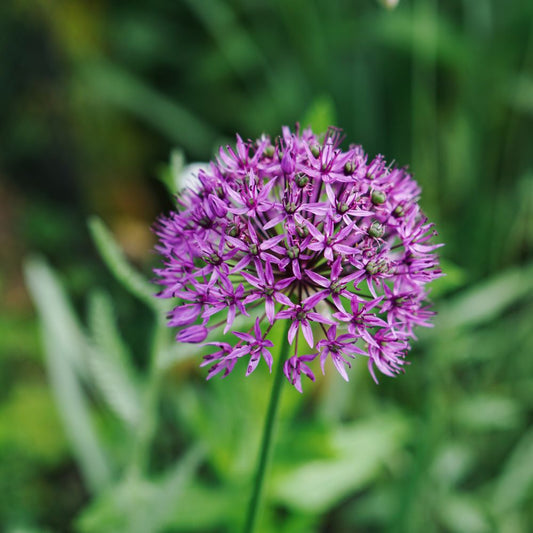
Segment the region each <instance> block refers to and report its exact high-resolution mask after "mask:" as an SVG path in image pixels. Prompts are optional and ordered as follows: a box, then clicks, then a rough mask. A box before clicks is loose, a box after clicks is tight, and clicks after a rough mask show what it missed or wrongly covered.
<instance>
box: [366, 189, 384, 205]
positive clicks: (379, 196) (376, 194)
mask: <svg viewBox="0 0 533 533" xmlns="http://www.w3.org/2000/svg"><path fill="white" fill-rule="evenodd" d="M370 199H371V200H372V203H373V204H374V205H381V204H384V203H385V200H386V199H387V195H386V194H385V193H384V192H383V191H372V194H371V196H370Z"/></svg>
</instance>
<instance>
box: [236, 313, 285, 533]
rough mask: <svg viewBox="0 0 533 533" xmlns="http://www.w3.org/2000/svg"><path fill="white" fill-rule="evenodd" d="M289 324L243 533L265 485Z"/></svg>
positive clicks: (254, 518) (250, 527)
mask: <svg viewBox="0 0 533 533" xmlns="http://www.w3.org/2000/svg"><path fill="white" fill-rule="evenodd" d="M289 327H290V322H287V325H286V331H285V333H284V335H283V343H282V345H281V349H280V351H279V355H278V361H277V364H276V370H275V375H274V383H273V384H272V392H271V393H270V401H269V404H268V411H267V414H266V418H265V425H264V427H263V438H262V441H261V450H260V452H259V457H258V460H257V469H256V473H255V479H254V486H253V492H252V496H251V498H250V504H249V505H248V512H247V515H246V522H245V525H244V530H243V531H244V533H252V532H253V531H254V527H255V523H256V521H257V515H258V512H259V507H260V504H261V495H262V492H263V485H264V483H265V477H266V472H267V468H268V464H269V460H270V456H271V452H272V439H273V435H274V428H275V425H276V419H277V414H278V407H279V401H280V398H281V386H282V383H283V381H284V379H283V367H284V365H285V361H286V360H287V355H288V352H289V348H290V345H289V341H288V329H289Z"/></svg>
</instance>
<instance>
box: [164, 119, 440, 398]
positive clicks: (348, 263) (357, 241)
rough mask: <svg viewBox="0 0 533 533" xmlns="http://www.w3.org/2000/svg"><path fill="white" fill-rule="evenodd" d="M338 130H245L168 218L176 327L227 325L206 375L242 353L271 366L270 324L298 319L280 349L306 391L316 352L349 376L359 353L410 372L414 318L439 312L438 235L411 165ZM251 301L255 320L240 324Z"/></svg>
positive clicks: (186, 336) (422, 320) (200, 331)
mask: <svg viewBox="0 0 533 533" xmlns="http://www.w3.org/2000/svg"><path fill="white" fill-rule="evenodd" d="M341 140H342V139H341V135H340V133H339V131H338V130H336V129H333V128H331V129H330V130H328V132H327V133H326V134H325V136H323V138H322V139H319V137H317V136H316V135H314V134H313V132H312V131H311V130H309V129H307V130H304V131H303V132H301V133H300V132H299V131H298V130H297V131H296V133H291V131H290V130H289V128H287V127H284V128H283V134H282V136H281V137H279V138H277V139H276V140H275V141H274V142H272V141H271V140H270V138H269V137H267V136H263V137H261V138H260V139H258V140H256V141H254V142H252V141H249V142H244V141H243V140H242V139H241V138H240V137H237V145H236V149H235V150H234V149H232V148H231V147H229V146H227V147H226V148H225V149H224V148H221V149H220V152H219V155H218V157H217V160H216V162H211V163H210V166H209V168H208V169H207V170H201V171H199V173H198V183H197V186H196V187H192V188H189V189H187V190H184V191H182V192H181V193H180V194H179V195H178V198H177V203H178V207H179V210H178V211H177V212H172V213H170V215H169V216H167V217H163V218H161V219H160V220H159V221H158V223H157V225H156V229H155V231H156V233H157V235H158V237H159V245H158V247H157V250H158V252H159V253H160V254H161V255H162V256H163V258H164V266H163V267H162V268H160V269H157V270H156V273H157V275H158V276H159V279H158V283H160V284H161V285H163V286H164V289H163V290H162V291H161V293H160V296H161V297H166V298H177V299H179V301H180V302H179V304H178V305H177V306H176V307H175V308H174V309H173V310H172V311H171V312H170V313H169V317H168V318H169V320H168V324H169V326H172V327H178V328H180V329H179V331H178V333H177V337H176V338H177V340H178V341H180V342H193V343H201V342H204V341H205V340H206V339H207V336H208V334H209V333H210V332H211V331H212V330H214V329H216V328H218V327H223V333H224V336H226V335H228V337H229V340H227V342H220V338H218V341H217V342H208V343H206V345H210V346H214V348H213V350H214V353H211V354H210V355H207V356H206V357H205V358H204V362H203V364H202V366H204V365H208V364H210V365H211V368H210V370H209V372H208V376H207V377H208V379H209V378H211V377H212V376H214V375H215V374H218V373H219V372H223V374H224V375H227V374H228V373H229V372H231V371H232V370H233V368H234V367H235V365H236V363H237V362H238V361H239V360H240V359H245V360H246V361H247V364H246V368H247V370H246V375H248V374H250V373H251V372H253V370H255V368H256V367H257V365H258V364H259V362H260V360H261V358H262V359H263V360H264V361H265V363H266V364H267V365H268V367H269V368H270V369H271V368H272V362H273V361H272V355H271V353H270V348H271V347H272V342H271V341H269V340H267V337H268V335H269V333H270V331H271V329H272V327H273V325H274V323H275V322H277V321H285V320H288V321H290V327H289V329H288V342H289V343H290V345H291V346H292V348H291V353H290V354H281V356H282V357H286V361H285V363H284V364H285V366H284V371H285V375H286V377H287V379H288V380H289V381H290V382H291V383H292V384H293V385H294V386H295V387H296V388H297V389H298V390H299V391H300V392H301V390H302V384H301V377H302V374H303V375H305V376H307V377H308V378H310V379H312V380H314V374H313V372H312V370H311V368H310V366H309V363H310V362H311V361H312V360H314V359H316V358H319V360H320V365H321V368H322V371H324V365H325V364H326V361H327V359H331V361H332V362H333V364H334V366H335V367H336V369H337V370H338V372H339V373H340V375H341V376H342V377H343V378H344V379H346V380H347V379H348V375H347V373H346V367H350V359H353V358H354V357H356V356H363V357H366V358H368V367H369V370H370V373H371V375H372V376H373V378H374V380H376V381H377V379H376V375H375V372H374V367H376V368H377V369H378V370H379V371H380V372H382V373H383V374H386V375H388V376H394V375H396V374H398V373H399V372H401V371H402V370H403V367H404V364H405V355H406V352H407V351H408V350H409V349H410V345H409V340H410V339H412V338H414V334H413V326H415V325H419V326H429V325H430V323H429V322H428V319H429V318H430V317H431V316H432V314H433V313H432V312H431V311H430V310H428V307H427V306H426V305H425V304H424V301H425V299H426V297H427V291H426V290H425V288H424V287H425V285H426V283H428V282H429V281H431V280H433V279H435V278H436V277H438V276H439V275H441V274H440V270H439V268H438V258H437V256H436V254H435V253H434V250H435V249H436V248H437V247H438V246H439V245H436V244H431V243H430V242H429V241H430V239H431V237H432V236H433V235H434V234H435V231H434V230H433V226H432V224H429V223H428V222H427V219H426V217H425V216H424V215H423V214H422V213H421V211H420V209H419V206H418V198H419V194H420V189H419V187H418V185H417V184H416V182H415V181H414V180H413V178H412V177H411V176H410V175H409V174H408V172H407V171H406V170H405V169H398V168H392V167H391V166H388V165H387V164H386V162H385V161H384V159H383V158H382V157H381V156H377V157H376V158H374V159H373V160H372V161H369V160H368V158H367V156H366V155H365V153H364V152H363V150H362V148H361V147H360V146H355V145H352V146H350V147H349V149H348V150H347V151H343V150H342V149H341V148H340V147H339V146H340V142H341ZM250 313H255V314H256V315H257V318H256V320H255V324H254V325H253V326H252V327H251V328H250V330H249V331H248V332H246V333H242V332H239V331H232V326H233V323H234V320H235V317H236V316H238V315H245V316H249V315H250ZM230 332H231V335H229V333H230ZM300 332H301V333H302V337H303V339H305V342H306V344H307V345H308V347H309V349H304V348H303V347H302V345H303V344H304V343H303V339H300V335H299V333H300ZM224 340H226V339H224ZM298 342H300V347H299V346H298ZM306 352H309V353H306ZM289 356H290V357H289Z"/></svg>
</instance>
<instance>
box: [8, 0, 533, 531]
mask: <svg viewBox="0 0 533 533" xmlns="http://www.w3.org/2000/svg"><path fill="white" fill-rule="evenodd" d="M392 3H393V2H392ZM383 5H387V2H377V1H374V0H357V1H352V0H350V1H348V0H339V1H337V2H329V3H325V2H318V1H316V0H313V1H309V0H308V1H306V2H304V1H302V0H294V1H290V2H282V1H278V0H273V1H271V2H266V1H258V2H244V1H241V0H202V1H196V0H183V1H181V2H176V1H172V0H154V1H152V2H149V3H147V2H141V1H139V0H130V1H128V2H126V1H124V0H113V1H111V0H98V1H95V2H81V1H70V0H54V1H44V0H39V1H30V0H10V1H8V2H2V3H0V36H1V37H0V57H2V69H0V102H1V104H0V139H1V142H0V180H1V182H0V264H1V267H0V292H1V297H2V308H1V310H0V384H1V385H2V386H1V387H0V527H1V528H2V530H5V531H6V532H8V533H14V532H15V531H34V532H37V531H41V532H42V531H80V532H82V533H93V532H94V533H96V532H98V533H100V532H104V533H106V532H115V531H116V532H126V531H127V532H129V531H133V532H134V531H140V532H149V531H164V532H174V531H176V532H177V531H217V532H218V531H236V530H238V528H239V527H240V525H241V524H242V520H243V516H244V506H245V505H246V502H247V497H248V493H249V484H250V480H251V476H252V471H253V467H254V461H255V458H256V452H257V448H258V443H259V438H260V433H261V422H262V418H263V416H264V413H265V410H266V403H267V399H268V393H269V389H270V383H271V381H270V377H269V376H268V375H267V374H266V373H265V372H262V373H261V372H260V371H258V372H256V373H254V375H252V376H250V377H249V378H246V379H245V378H244V377H243V376H242V375H239V374H238V372H237V371H236V372H234V373H233V374H232V375H230V376H229V377H228V378H226V379H225V380H213V381H210V382H209V383H205V382H204V380H203V378H204V376H205V372H204V371H203V370H201V369H198V362H199V357H200V354H199V353H197V352H194V351H193V350H190V349H189V347H187V348H186V349H185V348H183V347H179V346H177V345H176V344H175V343H173V342H172V338H171V332H170V331H167V330H166V328H165V327H164V325H163V324H162V318H163V316H164V308H163V307H162V306H161V305H159V302H156V301H155V300H154V299H152V298H151V296H150V294H151V291H152V287H151V285H150V282H149V281H148V280H147V279H148V278H149V277H150V268H151V267H152V266H153V264H154V257H153V254H152V253H151V251H150V250H151V246H152V238H151V235H150V231H149V227H150V225H151V223H152V221H153V220H154V218H155V216H156V215H157V213H159V212H161V211H163V210H165V209H168V208H169V207H170V205H171V199H170V197H169V196H168V195H167V191H166V189H165V186H164V185H163V184H161V183H160V182H159V181H157V180H155V179H154V178H156V177H161V178H163V181H164V182H165V184H167V186H168V185H169V184H171V183H173V179H174V178H175V173H176V172H177V171H178V170H179V168H180V166H182V165H183V163H184V161H185V159H186V160H187V161H195V160H199V161H207V160H208V159H209V158H211V157H212V155H213V151H214V149H215V147H216V146H217V145H218V144H219V143H222V142H226V141H231V140H232V138H233V136H234V133H235V132H240V133H241V134H242V135H243V136H244V137H256V136H258V135H260V134H261V133H262V132H267V133H269V134H271V135H277V134H278V132H279V130H280V126H281V125H282V124H293V123H294V122H295V121H300V122H301V123H302V124H304V125H307V124H312V125H313V127H315V128H316V129H318V130H320V129H324V128H325V127H326V126H327V125H329V124H330V123H335V124H336V125H337V126H340V127H342V128H343V129H344V130H345V133H346V136H347V139H348V140H350V141H353V142H358V143H361V144H362V145H363V146H364V147H365V150H367V151H368V152H369V153H370V154H375V153H378V152H379V153H384V154H385V155H386V156H387V159H389V160H390V159H393V158H394V159H395V160H396V162H397V163H398V164H399V165H406V164H409V166H410V168H411V170H412V171H413V173H414V174H415V177H416V178H417V180H418V181H419V182H420V183H421V184H422V186H423V197H422V205H423V207H424V209H425V210H426V211H427V212H428V214H429V216H430V218H431V219H433V220H435V221H436V222H437V225H438V229H439V233H440V239H441V240H442V241H443V242H445V243H446V246H445V248H443V251H442V255H443V259H442V263H443V268H444V270H445V271H446V273H447V276H446V277H445V278H442V279H440V280H438V281H437V282H435V283H434V284H433V296H434V299H435V303H436V307H437V310H438V311H439V315H438V319H437V321H436V324H435V328H434V329H432V330H429V331H421V332H420V341H419V343H418V344H417V345H416V347H415V350H414V351H413V353H412V357H411V360H412V365H411V366H410V367H409V369H408V372H407V373H406V375H405V376H403V377H401V378H399V379H397V380H385V379H383V380H382V383H381V384H380V385H379V386H378V387H376V386H375V385H374V384H373V382H372V381H371V379H370V378H369V377H368V375H367V373H366V371H365V368H364V364H356V365H355V367H354V368H353V370H352V373H351V382H350V384H348V385H346V384H344V383H339V382H338V380H337V378H336V376H335V375H333V374H332V373H330V374H329V375H328V376H326V377H325V378H321V379H320V380H319V382H318V383H317V384H316V385H315V386H309V387H307V389H306V390H305V391H304V395H303V396H300V395H299V394H298V393H296V392H294V391H292V390H289V389H288V388H287V390H286V391H285V393H284V396H283V402H282V418H281V424H280V428H279V432H278V437H277V443H276V450H275V457H274V462H273V467H272V470H271V475H270V479H269V481H268V484H267V491H266V500H267V505H266V506H265V510H264V513H263V515H262V517H261V521H260V522H261V528H262V529H261V530H262V531H265V532H267V531H275V530H277V531H286V532H299V531H302V532H304V531H305V532H312V531H317V532H318V531H336V532H337V531H338V532H341V533H342V532H353V531H357V532H372V531H397V532H415V533H416V532H419V531H420V532H422V531H423V532H432V531H435V532H440V531H446V532H448V531H449V532H458V533H464V532H474V533H475V532H492V531H498V532H504V533H521V532H524V533H527V532H529V531H531V524H533V513H532V509H533V469H532V465H533V452H532V450H533V429H532V426H531V420H532V414H533V359H532V357H531V354H532V353H533V329H532V328H531V323H532V322H533V263H532V260H533V254H532V250H533V151H532V150H531V139H532V138H533V37H532V35H533V33H532V29H533V22H532V21H533V4H532V3H531V2H523V1H521V0H511V1H508V2H499V1H497V0H477V1H471V0H452V1H449V2H438V1H437V0H400V2H399V3H398V6H397V7H396V8H395V9H384V7H383ZM175 149H179V150H182V152H173V153H174V156H173V158H172V162H173V164H172V165H170V166H169V167H167V166H165V165H164V162H165V161H167V160H168V158H169V153H170V152H171V151H172V150H175ZM180 153H181V155H178V154H180ZM184 157H185V159H183V158H184ZM173 173H174V174H173ZM170 189H172V186H170ZM93 213H97V214H98V215H100V216H101V217H102V218H103V219H104V220H105V221H106V224H105V225H104V223H103V222H102V221H101V220H100V219H97V218H92V219H91V222H90V229H89V231H88V230H87V225H86V220H87V218H88V216H89V215H91V214H93ZM93 243H94V244H95V245H96V247H95V246H94V245H93ZM96 249H98V250H99V252H100V255H101V257H102V259H103V261H102V259H100V257H99V254H97V253H96ZM33 252H39V253H40V254H41V256H46V257H47V258H48V262H46V261H43V260H42V259H36V258H35V257H34V258H33V259H30V260H26V261H25V280H24V278H23V274H22V269H21V264H22V262H23V259H24V258H26V257H27V256H28V255H29V253H33ZM104 263H105V264H106V266H104ZM50 264H51V265H53V267H51V266H50ZM25 285H27V287H28V288H29V292H30V293H31V298H32V299H33V302H34V304H35V307H36V309H37V315H38V317H37V316H36V315H35V314H34V312H33V311H32V304H31V302H30V299H29V298H28V294H27V292H26V289H25V288H24V286H25ZM278 335H281V333H280V332H278ZM41 340H42V341H43V342H42V343H41ZM41 344H43V345H44V350H41V347H40V346H41ZM43 354H44V355H43Z"/></svg>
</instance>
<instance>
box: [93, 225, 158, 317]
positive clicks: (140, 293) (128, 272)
mask: <svg viewBox="0 0 533 533" xmlns="http://www.w3.org/2000/svg"><path fill="white" fill-rule="evenodd" d="M89 230H90V232H91V236H92V238H93V240H94V243H95V245H96V247H97V248H98V251H99V252H100V255H101V256H102V259H103V260H104V262H105V263H106V265H107V267H108V268H109V270H110V271H111V272H112V274H113V275H114V276H115V277H116V279H117V280H118V281H119V282H120V283H121V284H122V285H123V286H124V287H125V288H126V289H127V290H129V291H130V292H131V293H132V294H133V295H134V296H136V297H137V298H139V299H140V300H141V301H143V302H144V303H145V304H146V305H148V306H149V307H151V308H152V309H155V310H157V311H160V309H161V305H160V303H159V302H158V301H157V300H156V298H155V297H154V293H155V292H156V287H155V286H154V285H152V284H151V283H150V282H149V281H148V280H147V279H146V278H144V277H143V276H142V275H141V274H139V273H138V272H137V271H136V270H135V269H134V268H133V267H132V266H131V265H130V264H129V263H128V261H127V260H126V257H125V256H124V253H123V252H122V250H121V249H120V247H119V245H118V244H117V242H116V241H115V239H114V238H113V236H112V234H111V232H110V231H109V230H108V229H107V228H106V226H105V225H104V223H103V222H102V220H101V219H99V218H98V217H94V216H93V217H91V218H90V219H89Z"/></svg>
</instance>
